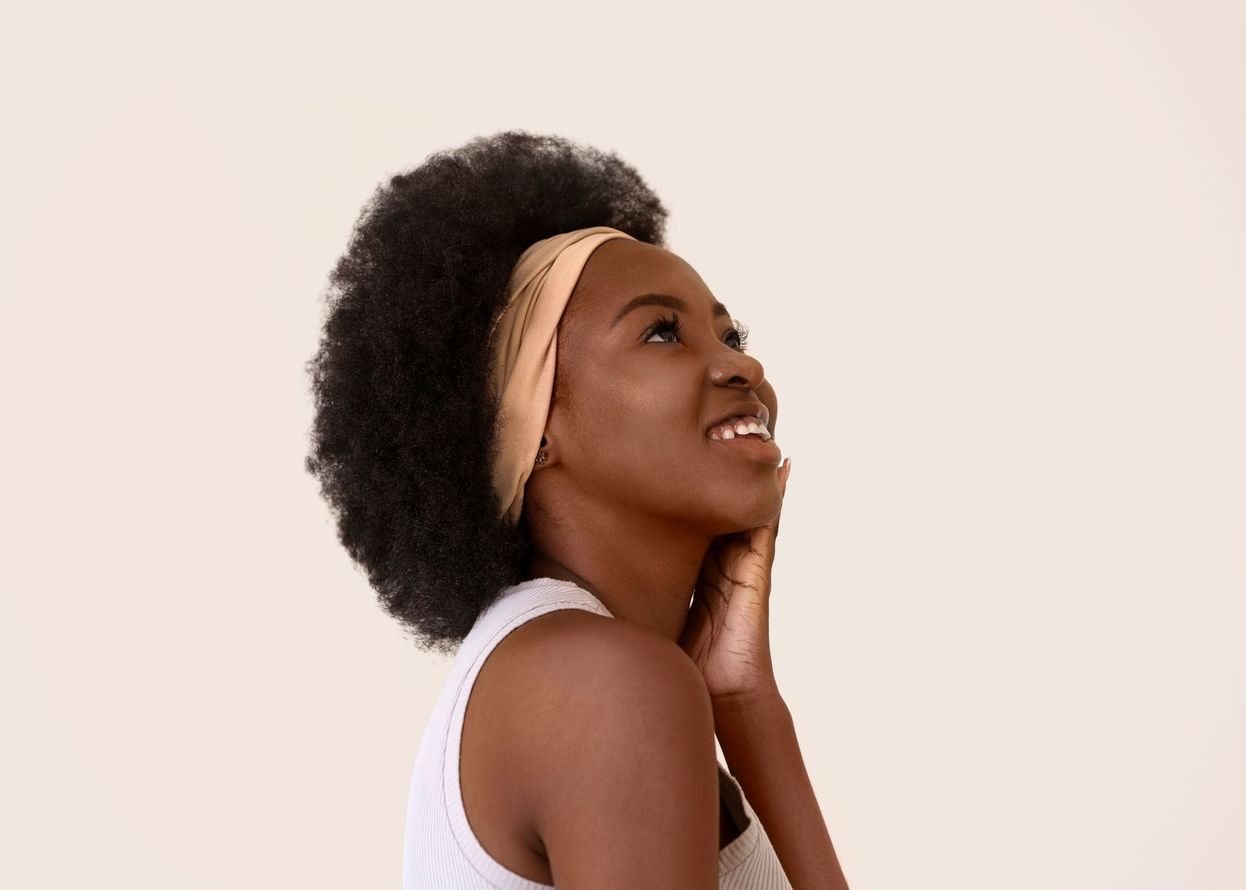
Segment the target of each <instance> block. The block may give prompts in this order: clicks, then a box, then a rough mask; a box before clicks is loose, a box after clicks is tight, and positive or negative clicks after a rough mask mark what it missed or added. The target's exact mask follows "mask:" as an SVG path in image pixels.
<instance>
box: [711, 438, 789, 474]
mask: <svg viewBox="0 0 1246 890" xmlns="http://www.w3.org/2000/svg"><path fill="white" fill-rule="evenodd" d="M705 441H707V442H709V443H710V444H711V445H717V446H719V447H720V448H726V449H727V450H729V451H734V452H736V453H737V454H739V455H740V456H741V457H747V458H750V459H752V460H756V461H759V462H761V463H767V464H770V465H771V466H776V467H777V466H778V465H779V461H780V459H781V458H782V457H783V452H782V451H780V450H779V446H778V445H777V444H776V443H775V441H774V438H773V437H772V438H769V439H759V438H757V437H756V436H736V437H735V438H732V439H711V438H709V437H708V436H707V437H706V440H705Z"/></svg>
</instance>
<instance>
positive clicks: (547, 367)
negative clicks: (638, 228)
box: [490, 226, 636, 525]
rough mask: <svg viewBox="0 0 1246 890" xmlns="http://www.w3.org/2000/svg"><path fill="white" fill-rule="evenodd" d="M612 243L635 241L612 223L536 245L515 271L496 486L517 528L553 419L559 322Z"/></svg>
mask: <svg viewBox="0 0 1246 890" xmlns="http://www.w3.org/2000/svg"><path fill="white" fill-rule="evenodd" d="M611 238H632V236H631V235H629V234H627V232H622V231H620V230H618V229H615V228H611V227H610V226H589V227H588V228H585V229H575V230H573V231H570V232H563V233H561V234H558V235H552V236H550V237H549V238H544V239H542V240H540V241H537V242H535V243H534V244H532V245H530V246H529V247H528V248H527V249H526V250H525V251H524V252H523V253H522V254H521V255H520V257H519V259H518V261H516V263H515V267H514V269H513V270H512V271H511V276H510V281H509V283H508V285H507V301H506V307H505V308H504V309H503V310H502V314H501V315H500V316H499V317H498V320H497V321H496V322H495V323H494V326H493V328H492V333H491V334H490V336H491V337H492V341H491V342H492V349H493V358H494V372H493V380H492V383H493V392H494V394H495V395H496V394H499V393H500V394H501V397H500V400H499V403H498V405H499V408H498V411H499V422H500V430H499V433H498V443H497V445H498V447H497V453H496V457H495V459H494V462H493V467H492V473H493V488H494V490H495V491H497V493H498V497H499V499H500V500H501V502H502V513H501V515H502V516H504V517H506V519H507V520H508V522H509V523H510V524H511V525H516V524H518V522H519V515H520V513H521V512H522V510H523V492H524V485H525V483H527V481H528V476H529V475H530V474H531V473H532V464H533V462H534V460H535V458H536V453H537V450H538V449H539V448H540V444H541V433H542V432H543V431H544V429H545V421H546V420H547V419H548V418H549V406H550V398H551V397H552V395H553V391H554V361H555V352H556V346H557V337H558V322H559V320H560V319H561V318H562V314H563V310H564V309H566V308H567V303H568V301H569V300H570V299H571V291H572V290H573V289H574V288H575V284H576V282H577V281H579V279H580V273H581V272H582V271H583V270H584V265H585V263H587V262H588V258H589V257H590V256H591V255H592V253H593V251H594V250H596V249H597V247H598V246H599V245H600V244H602V243H604V242H606V241H609V240H610V239H611ZM632 240H633V241H634V240H636V239H635V238H632Z"/></svg>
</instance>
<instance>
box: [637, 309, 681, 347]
mask: <svg viewBox="0 0 1246 890" xmlns="http://www.w3.org/2000/svg"><path fill="white" fill-rule="evenodd" d="M681 330H682V328H681V327H680V326H679V316H677V315H672V316H670V317H669V318H667V317H664V318H661V319H659V320H658V321H657V322H656V323H654V324H653V325H651V326H650V327H649V329H648V330H647V331H645V342H646V343H648V342H649V338H650V337H654V336H657V335H658V334H666V333H670V334H674V335H675V336H676V337H678V336H679V332H680V331H681Z"/></svg>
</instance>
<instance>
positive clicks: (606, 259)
mask: <svg viewBox="0 0 1246 890" xmlns="http://www.w3.org/2000/svg"><path fill="white" fill-rule="evenodd" d="M652 294H665V295H669V296H671V297H674V298H675V299H677V300H681V301H683V302H684V303H687V304H690V305H689V307H688V309H689V311H697V310H698V309H699V308H700V307H699V304H701V303H705V304H707V305H708V304H713V303H716V302H717V301H716V300H715V299H714V297H713V295H712V294H710V293H709V289H708V288H706V286H705V282H703V281H702V280H701V276H700V275H698V274H697V272H696V270H695V269H693V268H692V266H691V265H689V264H688V262H687V261H685V260H684V259H683V258H681V257H679V256H678V255H676V254H674V253H671V252H670V251H669V250H667V249H666V248H663V247H658V246H656V245H653V244H648V243H646V242H643V241H635V240H632V239H627V238H613V239H611V240H609V241H606V242H604V243H603V244H601V245H600V246H599V247H598V248H597V249H596V250H594V251H593V253H592V255H591V256H590V257H589V258H588V262H587V263H586V264H585V266H584V269H583V271H582V272H581V273H580V278H579V280H578V281H577V282H576V286H575V290H573V291H572V295H571V300H570V303H571V304H572V305H570V306H568V309H573V310H574V314H575V315H576V316H580V315H581V314H583V316H584V320H585V321H589V320H592V321H593V322H594V323H604V324H605V325H606V326H613V324H614V323H615V322H616V320H617V318H618V316H619V313H620V312H622V311H623V310H624V309H625V308H626V307H627V304H628V303H629V302H632V301H634V300H636V299H637V298H640V297H644V296H647V295H652ZM651 302H652V301H651Z"/></svg>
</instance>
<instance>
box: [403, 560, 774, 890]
mask: <svg viewBox="0 0 1246 890" xmlns="http://www.w3.org/2000/svg"><path fill="white" fill-rule="evenodd" d="M558 609H585V610H586V611H589V612H596V613H597V614H598V615H605V616H606V617H609V618H613V617H614V616H613V615H612V614H611V613H610V611H609V610H608V609H607V608H606V606H605V604H604V603H602V602H601V600H599V599H597V597H595V596H593V594H591V593H589V592H588V591H587V590H585V589H584V588H582V587H580V586H579V585H578V584H574V583H572V582H570V581H563V580H559V579H556V578H533V579H531V580H528V581H523V582H521V583H519V584H515V585H513V586H510V587H507V588H504V589H503V590H502V591H501V592H500V593H499V595H498V597H497V599H495V600H494V601H493V603H491V604H490V605H489V606H487V607H486V608H485V609H484V610H483V611H482V612H481V613H480V616H479V617H478V618H477V619H476V623H475V624H474V625H473V627H472V629H471V631H469V632H468V634H467V636H466V637H465V638H464V639H463V643H462V645H461V646H460V648H459V650H458V653H457V654H456V655H455V658H454V661H453V663H452V664H451V667H450V673H449V676H448V677H447V679H446V683H445V686H444V687H443V688H442V691H441V694H440V696H439V697H438V699H437V703H436V705H435V706H434V708H433V713H432V716H431V717H430V718H429V721H428V724H427V726H426V727H425V730H424V735H423V737H422V738H421V740H420V746H419V750H418V751H417V753H416V756H415V768H414V770H413V771H412V775H411V787H410V793H409V797H408V801H407V819H406V828H405V832H404V838H403V859H402V886H403V890H428V888H437V890H486V888H496V890H549V888H550V887H552V886H553V885H551V884H542V883H539V882H537V881H532V880H529V879H528V878H525V877H523V876H522V875H518V874H516V873H515V872H512V871H510V870H509V869H508V868H506V867H505V866H504V865H502V864H501V863H500V862H498V861H497V860H496V859H494V858H493V857H492V856H490V855H489V853H488V852H486V851H485V848H484V847H483V846H481V844H480V841H479V840H478V839H477V838H476V835H475V833H474V832H473V831H472V828H471V825H470V824H469V823H468V820H467V813H466V811H465V810H464V808H463V798H462V795H461V793H460V791H461V788H460V785H459V745H460V741H461V740H462V733H463V716H464V714H465V713H466V712H467V701H468V696H469V695H470V694H471V690H472V686H473V684H474V683H475V682H476V676H477V674H479V673H480V669H481V667H482V666H483V665H484V663H485V659H486V658H488V657H489V653H490V652H492V651H493V649H494V647H495V646H497V644H498V643H500V642H501V641H502V640H503V639H504V638H505V637H506V635H507V634H508V633H510V632H511V631H512V630H514V629H515V628H517V627H519V626H520V625H522V624H523V623H524V622H526V621H531V620H532V619H533V618H536V617H537V616H539V615H544V614H545V613H546V612H553V611H555V610H558ZM718 775H719V786H720V789H721V792H722V794H723V795H724V797H725V798H727V799H728V801H729V804H728V806H729V808H730V809H734V810H735V812H734V813H733V815H735V816H736V818H737V820H738V819H739V816H738V813H739V810H738V808H735V807H734V804H735V801H736V799H737V798H738V800H739V802H740V803H741V804H742V805H743V809H744V813H745V814H746V815H747V819H748V825H747V827H746V828H745V829H744V831H743V832H742V833H741V834H740V836H739V837H737V838H736V839H735V840H733V841H732V842H731V843H729V844H728V845H727V846H726V847H724V848H723V849H722V850H720V851H719V853H718V886H719V887H720V888H722V890H792V885H791V884H790V883H789V882H788V880H787V877H786V876H785V875H784V873H783V868H782V867H781V866H780V864H779V859H778V856H776V855H775V852H774V847H773V846H771V844H770V839H769V838H768V837H767V836H766V832H765V830H764V829H763V828H762V825H761V822H760V821H758V819H757V816H756V814H755V813H754V812H753V808H752V806H751V805H750V804H749V802H748V800H747V799H746V798H745V797H744V792H743V790H742V789H741V788H740V785H739V783H738V782H736V780H735V778H734V777H733V776H732V775H731V774H730V773H729V772H727V770H726V769H725V768H724V767H723V766H722V764H721V763H720V764H719V771H718Z"/></svg>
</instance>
